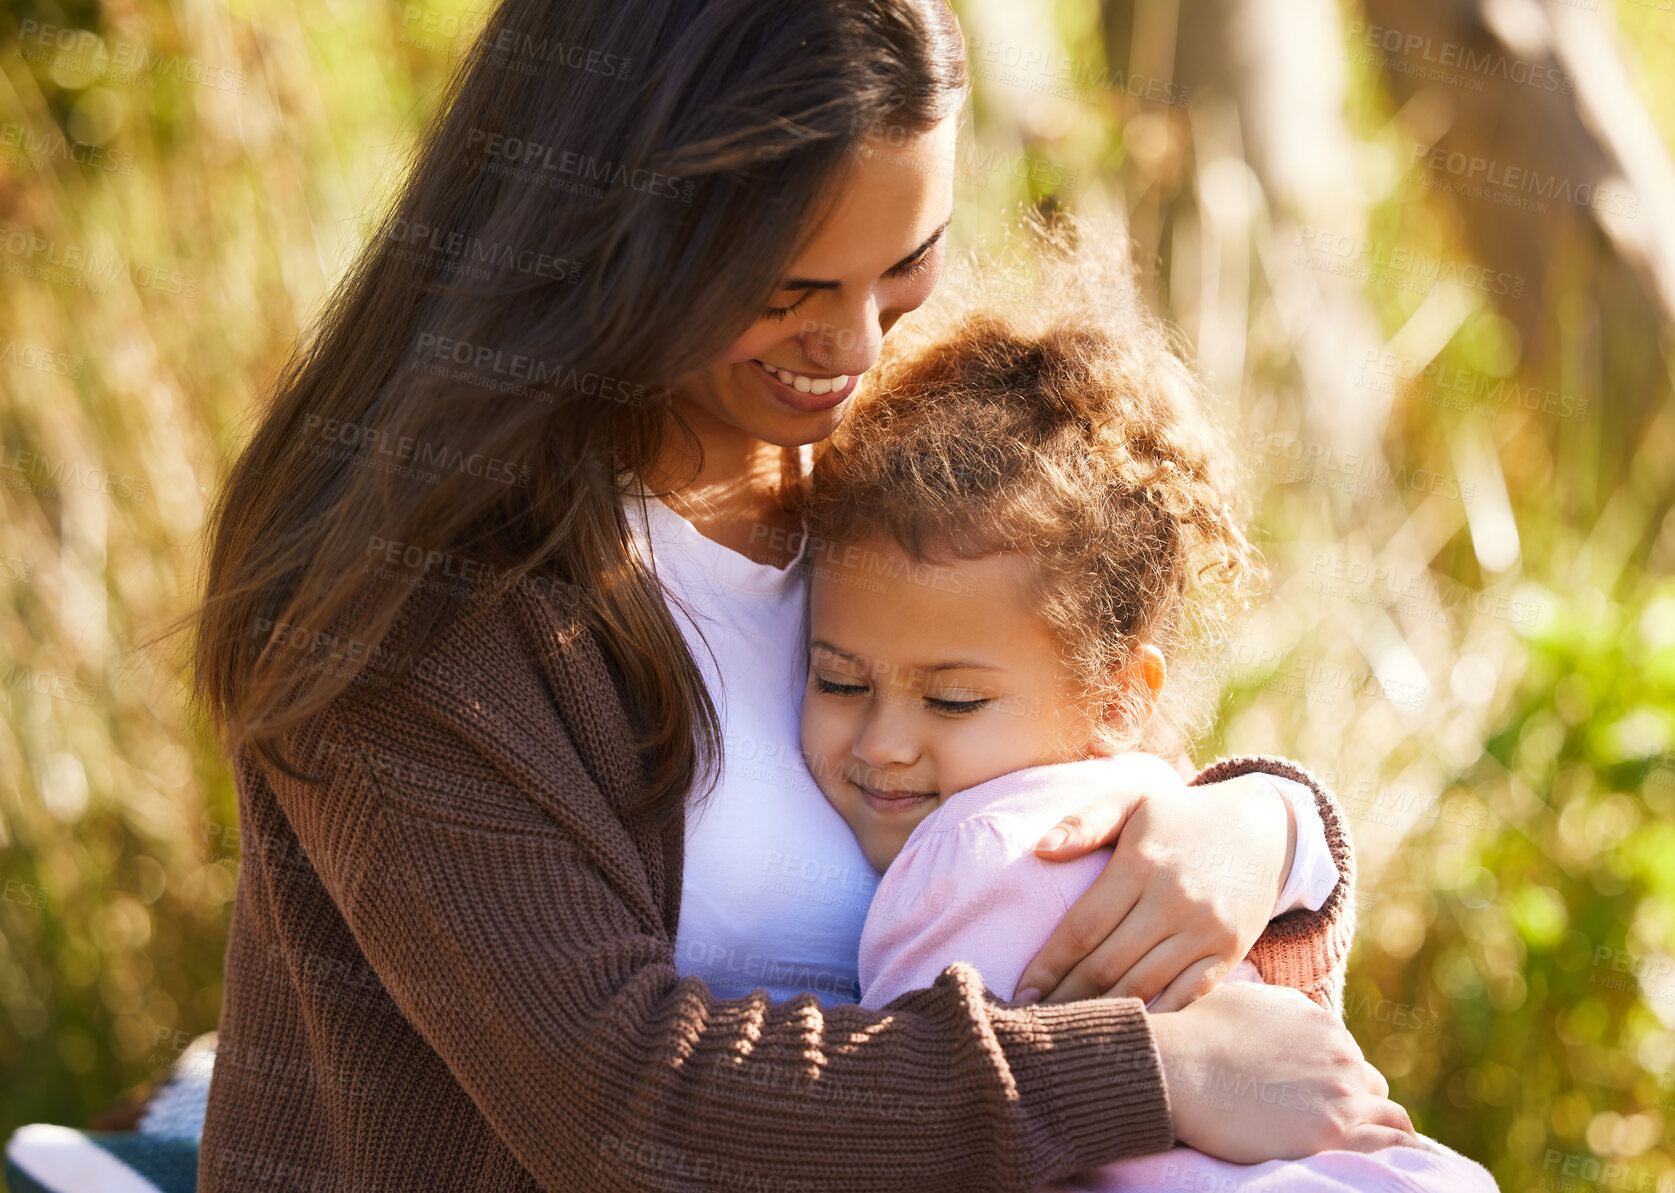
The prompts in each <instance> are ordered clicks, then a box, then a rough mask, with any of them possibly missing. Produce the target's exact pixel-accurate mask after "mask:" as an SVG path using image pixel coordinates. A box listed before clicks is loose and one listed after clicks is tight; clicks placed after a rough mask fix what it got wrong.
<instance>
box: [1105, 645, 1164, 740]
mask: <svg viewBox="0 0 1675 1193" xmlns="http://www.w3.org/2000/svg"><path fill="white" fill-rule="evenodd" d="M1167 672H1168V668H1167V667H1166V666H1165V665H1164V662H1163V652H1162V651H1161V650H1159V649H1158V648H1157V647H1155V646H1153V645H1151V644H1150V643H1147V644H1145V645H1144V646H1141V647H1139V648H1137V649H1136V650H1135V651H1134V653H1133V655H1132V656H1130V658H1129V660H1128V662H1126V663H1124V664H1123V665H1122V667H1121V668H1120V669H1119V670H1118V671H1117V675H1116V683H1115V685H1113V686H1114V687H1115V688H1116V690H1117V693H1118V695H1117V698H1116V699H1115V700H1113V701H1111V703H1110V704H1108V705H1106V706H1105V723H1106V724H1107V725H1110V726H1111V727H1112V728H1113V729H1115V730H1116V731H1117V732H1118V733H1120V734H1123V735H1124V736H1126V735H1128V734H1138V733H1139V732H1140V729H1141V728H1142V727H1143V726H1144V725H1145V723H1146V722H1147V721H1148V720H1150V719H1151V715H1152V710H1153V709H1154V708H1156V707H1157V698H1158V697H1159V696H1160V695H1162V693H1163V681H1164V677H1165V675H1166V674H1167Z"/></svg>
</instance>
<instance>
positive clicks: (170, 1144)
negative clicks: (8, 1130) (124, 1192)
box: [6, 1131, 198, 1193]
mask: <svg viewBox="0 0 1675 1193" xmlns="http://www.w3.org/2000/svg"><path fill="white" fill-rule="evenodd" d="M76 1134H77V1135H79V1136H80V1137H81V1139H82V1141H83V1142H84V1143H85V1144H86V1145H87V1146H88V1147H97V1148H99V1149H101V1150H102V1151H104V1152H106V1153H107V1154H109V1155H110V1156H112V1157H114V1158H115V1159H116V1160H118V1161H120V1162H121V1163H122V1164H125V1165H126V1166H127V1167H128V1168H129V1169H130V1170H131V1171H132V1172H133V1173H134V1174H135V1175H136V1177H138V1178H140V1179H142V1180H144V1181H146V1182H149V1185H150V1187H151V1188H152V1189H155V1190H156V1193H194V1190H196V1189H197V1187H198V1144H197V1141H196V1140H192V1139H171V1138H168V1137H167V1136H159V1135H146V1134H141V1133H140V1132H138V1131H130V1132H121V1133H101V1132H94V1131H78V1132H76ZM72 1142H73V1141H72ZM52 1168H53V1162H52V1160H51V1159H42V1160H41V1161H39V1162H38V1163H37V1162H36V1161H34V1160H31V1159H28V1158H25V1159H24V1160H23V1161H22V1162H21V1163H20V1162H19V1160H18V1158H17V1157H16V1156H14V1155H12V1154H11V1149H10V1148H8V1149H7V1156H6V1186H7V1189H8V1190H9V1193H99V1190H97V1189H86V1188H71V1187H70V1186H69V1185H67V1184H66V1183H65V1182H64V1179H62V1174H61V1173H55V1172H54V1171H53V1170H52ZM141 1187H144V1186H141Z"/></svg>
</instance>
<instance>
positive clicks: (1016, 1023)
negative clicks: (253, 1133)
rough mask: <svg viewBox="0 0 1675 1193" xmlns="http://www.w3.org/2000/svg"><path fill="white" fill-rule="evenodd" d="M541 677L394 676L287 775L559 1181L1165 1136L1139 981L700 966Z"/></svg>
mask: <svg viewBox="0 0 1675 1193" xmlns="http://www.w3.org/2000/svg"><path fill="white" fill-rule="evenodd" d="M508 693H510V694H508ZM541 694H542V693H541V692H540V690H539V689H535V690H530V689H529V687H528V686H527V685H525V684H522V683H518V684H516V685H515V686H514V685H512V684H509V683H502V684H501V685H500V689H499V690H498V691H497V690H494V688H492V687H487V688H485V689H484V690H483V691H482V692H481V695H480V697H479V696H478V695H477V694H476V693H473V695H472V697H471V698H470V699H469V700H465V701H460V700H456V699H454V698H452V694H450V695H449V696H446V697H437V698H434V699H429V700H426V701H423V702H421V701H418V700H413V699H381V700H380V701H379V702H377V704H376V705H374V706H373V707H369V708H367V709H365V710H363V711H358V712H357V714H356V715H355V717H354V719H353V720H352V721H350V720H349V719H347V718H343V719H340V720H338V721H337V722H336V724H335V727H334V728H332V729H330V730H329V731H327V733H326V741H327V743H328V744H327V745H326V746H324V747H321V746H319V745H318V744H316V743H314V742H310V743H309V749H308V750H299V753H301V754H302V756H304V757H307V756H309V754H310V750H312V751H313V752H315V753H318V752H320V751H321V750H322V749H323V750H324V752H325V753H327V754H329V755H330V756H331V757H332V758H333V759H334V760H335V762H334V768H333V773H332V775H331V777H330V779H329V781H328V782H327V783H325V784H323V785H321V784H316V785H305V784H301V783H297V782H293V781H291V780H288V779H286V778H284V777H283V776H280V775H277V774H272V773H270V774H269V781H270V782H271V783H272V785H273V787H274V789H275V791H276V792H277V793H278V798H279V801H280V803H281V805H282V807H283V808H284V811H285V814H286V816H287V819H288V820H289V821H290V822H291V823H292V824H293V825H294V826H295V829H296V832H297V835H298V837H299V839H300V841H301V844H302V847H303V849H304V850H305V851H306V853H307V855H308V858H309V859H310V861H311V863H312V865H313V866H314V867H315V868H317V869H318V871H319V873H320V877H321V880H322V881H323V882H324V884H325V887H326V890H327V892H329V894H330V896H331V899H332V901H333V903H334V904H335V905H336V906H337V908H338V909H339V911H340V912H341V915H342V918H343V920H344V922H345V923H346V924H347V926H348V929H349V931H350V932H351V934H352V935H353V938H354V941H355V943H356V944H357V945H358V947H359V949H360V950H361V952H362V953H363V954H364V956H365V959H366V962H367V963H368V964H369V965H370V967H371V971H372V973H373V974H375V975H376V980H377V985H378V988H381V989H382V990H385V991H388V993H389V996H390V997H391V998H392V999H393V1000H394V1003H395V1007H396V1008H398V1009H399V1012H400V1014H401V1015H402V1016H403V1017H404V1018H405V1019H406V1020H407V1021H408V1022H409V1023H411V1024H412V1025H413V1027H414V1028H415V1029H416V1030H417V1032H418V1033H419V1034H420V1036H422V1037H423V1040H424V1042H425V1043H426V1044H427V1045H428V1046H429V1048H430V1049H432V1050H433V1051H434V1052H435V1054H436V1055H437V1057H438V1058H439V1059H440V1061H441V1064H442V1065H444V1066H445V1067H446V1069H447V1071H448V1072H449V1074H451V1076H452V1079H453V1080H454V1081H455V1082H457V1084H458V1086H459V1087H460V1088H461V1089H462V1090H463V1091H464V1093H465V1095H466V1096H467V1097H469V1099H470V1101H471V1102H472V1103H473V1104H474V1105H475V1107H476V1108H477V1110H478V1111H479V1112H480V1114H481V1115H482V1117H483V1119H484V1121H485V1122H486V1123H487V1124H488V1125H489V1126H490V1128H491V1129H492V1130H493V1131H494V1132H495V1133H496V1134H497V1135H498V1136H499V1137H500V1139H501V1140H502V1141H504V1143H505V1145H506V1147H507V1148H508V1149H509V1150H510V1151H511V1152H512V1154H513V1155H514V1156H515V1157H516V1158H517V1161H518V1162H519V1163H520V1164H521V1165H522V1166H523V1167H524V1168H526V1169H527V1170H528V1172H529V1173H530V1174H531V1175H532V1176H533V1178H534V1179H535V1181H536V1182H537V1183H538V1184H539V1185H540V1186H541V1187H542V1188H547V1189H554V1190H569V1189H576V1188H583V1187H585V1188H587V1189H589V1190H598V1191H600V1193H612V1191H616V1190H621V1191H623V1193H628V1191H630V1190H644V1189H647V1188H655V1187H671V1182H672V1183H673V1184H678V1185H679V1186H680V1187H683V1188H711V1187H715V1188H721V1187H736V1186H743V1187H752V1188H758V1187H759V1188H766V1189H780V1190H787V1191H789V1190H824V1189H832V1190H838V1189H843V1190H849V1189H856V1188H864V1189H869V1190H880V1191H889V1190H903V1191H907V1190H932V1189H950V1190H952V1189H959V1190H962V1191H965V1190H1025V1189H1029V1188H1031V1187H1032V1186H1034V1185H1036V1184H1037V1183H1039V1182H1041V1181H1042V1180H1044V1179H1047V1178H1051V1177H1053V1176H1058V1175H1063V1174H1065V1173H1067V1172H1069V1171H1071V1170H1073V1169H1076V1168H1078V1167H1082V1166H1085V1165H1090V1164H1099V1163H1104V1162H1106V1161H1109V1160H1112V1159H1117V1158H1121V1157H1124V1156H1131V1155H1140V1154H1146V1153H1149V1152H1155V1151H1161V1150H1164V1149H1166V1148H1168V1147H1169V1146H1170V1145H1171V1143H1172V1142H1173V1134H1172V1131H1171V1120H1170V1114H1169V1106H1168V1102H1167V1099H1166V1094H1165V1088H1164V1079H1163V1075H1162V1071H1161V1067H1160V1063H1159V1059H1158V1056H1157V1053H1156V1050H1155V1048H1154V1047H1153V1045H1152V1041H1151V1036H1150V1029H1149V1027H1148V1024H1147V1019H1146V1016H1145V1015H1144V1014H1143V1013H1142V1011H1141V1007H1140V1005H1139V1004H1138V1003H1135V1002H1132V1001H1125V1000H1105V1001H1100V1002H1087V1003H1082V1004H1079V1005H1076V1006H1062V1007H1057V1006H1055V1007H1038V1008H1030V1009H1012V1008H1007V1007H1004V1006H1001V1005H999V1004H997V1003H995V1002H994V1000H993V999H992V998H990V997H989V996H987V995H986V994H985V992H984V991H983V989H982V987H981V984H980V983H978V982H977V981H976V980H975V979H974V977H973V976H971V975H970V974H969V973H967V974H965V975H961V974H958V973H956V974H950V975H947V976H945V977H944V978H942V979H939V980H938V981H937V982H936V984H935V985H934V986H933V987H931V988H930V989H928V990H921V991H915V992H913V993H912V994H910V995H907V996H905V997H904V998H903V999H901V1000H900V1001H899V1002H898V1004H897V1005H896V1006H894V1007H892V1008H891V1009H890V1011H888V1012H876V1011H864V1010H862V1009H861V1008H859V1007H850V1006H842V1007H833V1008H825V1009H823V1008H821V1007H820V1006H819V1005H818V1003H817V1001H816V1000H815V999H814V997H813V996H812V995H809V996H803V997H799V998H797V999H794V1000H792V1001H790V1002H787V1003H782V1004H775V1003H772V1002H770V1001H769V999H768V998H767V997H766V996H765V995H761V994H757V995H753V996H750V997H745V998H735V999H720V998H716V997H714V996H713V995H712V994H711V993H710V992H709V990H708V988H707V987H706V985H705V984H704V983H703V982H702V981H701V980H699V979H696V978H685V979H683V978H681V977H680V976H679V975H678V974H677V972H676V969H675V965H674V962H673V955H674V924H673V923H672V918H673V917H672V915H670V914H668V912H667V909H668V907H669V906H670V905H671V901H670V900H669V899H667V898H665V897H662V896H664V895H666V894H667V887H664V888H663V889H662V890H658V889H656V888H655V884H653V883H651V882H650V881H649V880H648V875H647V872H646V864H645V861H644V858H645V856H646V852H645V848H646V846H647V840H646V838H644V837H643V836H641V835H640V833H639V832H637V831H636V832H631V831H630V830H629V829H628V828H626V827H624V826H623V824H622V822H621V821H620V820H619V819H617V818H616V817H615V816H614V814H613V813H612V811H611V805H612V796H611V795H610V794H608V792H612V791H613V790H614V788H616V787H617V786H619V785H620V784H619V782H618V780H619V779H620V776H612V775H610V774H602V773H601V770H600V767H599V766H598V765H597V764H596V760H597V759H598V758H599V757H602V756H604V748H603V747H598V746H597V742H596V741H595V740H594V739H597V738H600V737H601V736H602V734H601V731H600V730H601V727H600V726H599V725H598V724H597V723H595V724H592V725H583V724H581V723H580V722H579V720H576V723H571V724H567V722H566V719H563V718H561V717H560V716H558V715H550V709H551V704H550V702H543V701H542V700H541V699H540V698H539V697H540V696H541ZM543 703H545V705H546V707H545V708H543V707H542V706H543ZM507 707H516V708H520V709H523V710H524V711H523V712H522V714H521V716H522V720H521V721H508V720H507V718H506V717H505V716H503V715H502V713H503V711H504V709H505V708H507ZM569 711H571V710H567V713H568V712H569ZM578 716H579V714H578ZM571 719H572V720H575V718H571ZM584 758H585V759H587V760H588V761H584ZM601 784H602V785H603V787H604V790H602V789H601ZM677 839H678V838H677ZM675 856H678V852H677V853H676V855H675ZM668 881H669V882H678V869H677V870H676V871H675V873H674V874H672V875H670V876H669V877H668ZM673 906H676V907H678V892H677V898H675V899H674V900H673ZM283 947H284V948H286V949H292V950H296V951H302V952H306V950H307V949H308V947H309V946H308V943H307V941H306V940H305V939H302V938H300V937H299V939H298V940H297V941H286V942H283ZM306 974H307V977H308V980H310V981H313V982H321V981H325V982H330V981H332V978H331V975H330V973H329V972H327V971H326V970H324V969H322V968H321V967H319V966H312V967H308V968H307V969H306ZM365 989H366V987H365V985H364V983H363V984H362V985H361V986H359V987H358V988H357V994H358V995H361V996H364V992H365ZM327 997H328V998H329V995H328V996H327ZM313 1043H314V1046H316V1047H330V1046H331V1045H330V1043H329V1042H327V1041H325V1040H321V1041H314V1042H313ZM315 1059H316V1063H326V1062H327V1061H330V1060H334V1059H335V1060H339V1061H341V1060H342V1058H330V1057H316V1058H315ZM235 1125H236V1124H235Z"/></svg>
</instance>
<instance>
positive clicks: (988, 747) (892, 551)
mask: <svg viewBox="0 0 1675 1193" xmlns="http://www.w3.org/2000/svg"><path fill="white" fill-rule="evenodd" d="M1027 567H1028V565H1027V563H1026V561H1025V560H1024V559H1023V558H1022V557H1021V556H1018V555H990V556H985V557H984V558H981V559H976V560H959V561H956V562H954V563H951V564H948V565H946V566H937V565H930V564H920V563H915V562H914V561H913V560H912V559H911V558H910V557H909V556H908V555H907V554H906V553H905V552H903V551H902V550H901V548H900V547H899V546H897V545H896V543H895V542H894V541H893V540H891V539H889V538H875V539H871V540H868V541H866V542H863V543H856V544H852V545H848V546H834V547H829V548H827V549H825V550H824V551H823V552H822V553H821V555H820V557H819V558H818V559H817V560H816V564H815V568H814V575H813V581H812V590H811V593H810V602H811V605H810V612H811V632H810V642H809V668H808V671H809V675H808V690H807V693H806V695H805V696H804V700H803V720H802V747H803V755H804V757H805V758H806V759H807V761H808V765H809V769H810V770H811V771H813V773H814V777H815V780H816V781H817V782H818V783H819V784H820V789H821V790H822V791H823V792H824V793H825V795H826V798H827V799H828V800H830V801H831V803H832V805H833V806H834V807H835V808H836V809H837V810H838V812H839V813H840V814H841V815H842V816H843V818H844V820H845V821H846V822H847V823H848V825H849V827H850V829H851V830H852V831H853V832H854V833H855V836H856V838H857V839H858V840H859V841H860V843H861V847H862V849H863V850H864V851H865V852H866V855H867V860H868V861H869V862H871V863H872V864H873V866H875V867H876V868H877V869H879V870H884V869H885V868H887V867H888V866H889V864H890V862H891V861H893V860H894V859H895V856H896V854H897V853H899V852H900V851H901V848H902V846H903V845H904V844H906V842H907V838H908V835H909V834H911V833H912V831H913V829H914V826H915V825H917V824H918V823H919V822H920V821H921V820H923V819H924V818H925V817H926V816H929V815H930V814H931V812H932V811H934V810H935V809H936V808H937V807H939V806H940V805H941V804H942V802H943V801H944V800H945V799H947V797H948V796H950V795H952V794H953V793H954V792H956V791H961V790H963V789H965V788H967V787H974V786H976V785H977V784H979V783H983V782H986V781H988V780H989V779H994V778H998V777H999V776H1001V775H1004V774H1009V773H1011V772H1012V771H1015V770H1022V769H1024V768H1025V767H1030V766H1041V765H1045V764H1048V763H1053V762H1068V761H1073V760H1076V759H1080V758H1087V757H1090V756H1092V755H1094V754H1099V753H1108V752H1110V751H1109V747H1107V746H1105V745H1104V744H1103V738H1102V737H1101V735H1099V734H1098V733H1097V732H1096V731H1097V729H1098V727H1099V724H1100V718H1101V710H1100V709H1099V708H1098V707H1096V706H1095V705H1093V704H1092V703H1091V702H1090V701H1089V700H1088V699H1087V698H1086V697H1084V696H1082V695H1081V694H1080V693H1081V685H1079V684H1078V683H1077V682H1076V680H1075V678H1074V676H1073V675H1072V673H1071V671H1070V670H1069V668H1067V667H1066V666H1065V664H1064V662H1063V660H1062V658H1061V653H1062V652H1061V648H1060V645H1059V643H1058V641H1057V639H1056V638H1055V637H1054V635H1053V634H1052V633H1051V632H1050V631H1049V630H1048V629H1047V627H1046V626H1045V625H1044V624H1043V622H1042V620H1041V618H1040V617H1039V616H1038V615H1037V614H1036V612H1035V611H1034V609H1033V608H1032V607H1031V604H1030V599H1029V592H1028V586H1027V579H1028V572H1027ZM1160 674H1161V673H1160ZM1159 682H1161V679H1160V680H1159Z"/></svg>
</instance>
